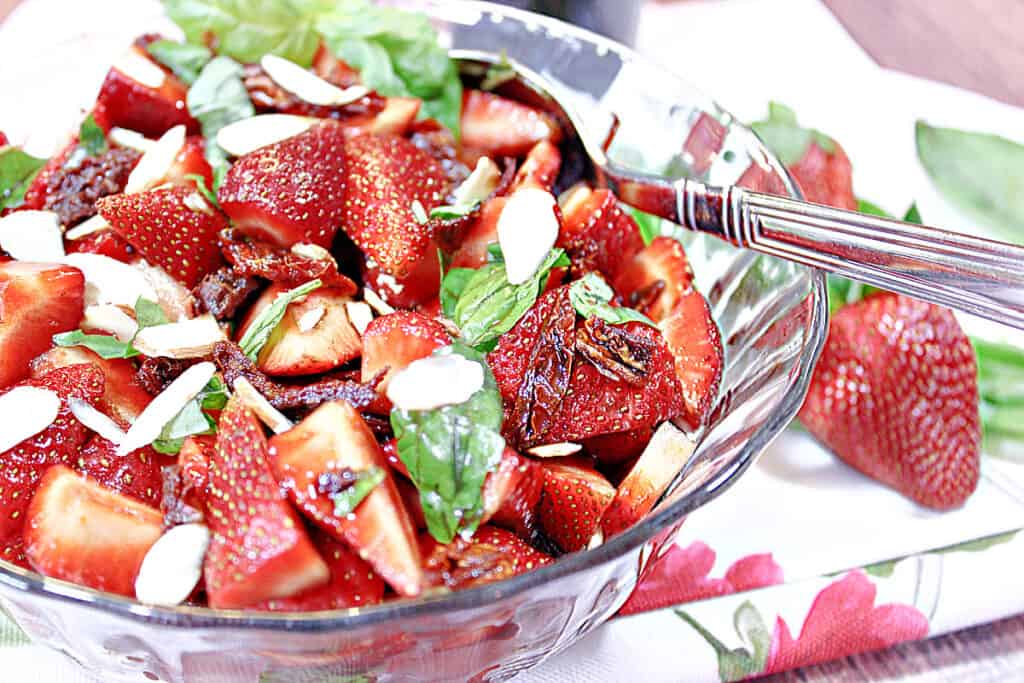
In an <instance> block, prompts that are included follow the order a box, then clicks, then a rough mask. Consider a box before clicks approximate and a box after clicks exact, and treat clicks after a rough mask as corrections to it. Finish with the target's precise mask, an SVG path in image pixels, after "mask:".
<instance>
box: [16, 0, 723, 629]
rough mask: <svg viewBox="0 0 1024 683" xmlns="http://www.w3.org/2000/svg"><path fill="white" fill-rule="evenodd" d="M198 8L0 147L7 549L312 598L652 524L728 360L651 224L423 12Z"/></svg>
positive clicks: (369, 593)
mask: <svg viewBox="0 0 1024 683" xmlns="http://www.w3.org/2000/svg"><path fill="white" fill-rule="evenodd" d="M221 4H224V5H225V7H228V5H230V3H227V4H225V3H218V2H215V1H213V0H209V1H208V2H203V1H200V0H191V1H190V2H187V3H186V2H173V1H169V2H167V3H166V5H167V9H168V12H169V14H170V16H171V17H172V18H173V19H174V20H175V21H176V22H177V23H178V24H179V25H180V27H181V28H182V30H183V33H184V35H185V37H186V40H185V41H183V42H182V41H173V40H168V39H166V38H163V37H161V36H157V35H146V36H142V37H141V38H139V39H138V40H136V41H135V43H134V44H133V45H131V46H130V48H129V49H128V50H127V52H125V54H124V56H122V57H121V58H120V59H119V60H118V61H117V62H116V63H115V64H114V65H113V67H112V68H111V69H110V70H109V72H108V74H107V76H106V79H105V80H104V81H103V83H102V86H101V88H100V90H99V94H98V96H97V98H96V101H95V103H94V105H93V106H92V107H91V109H90V110H89V112H88V113H87V115H85V116H84V120H83V121H82V123H81V126H80V127H79V128H78V129H77V130H76V131H74V134H73V135H72V136H71V137H70V139H69V140H68V141H67V143H66V144H65V145H64V146H63V147H62V148H61V149H60V150H59V151H57V152H56V153H55V154H54V155H53V156H52V157H50V158H49V159H37V158H35V157H33V156H31V155H29V154H27V153H26V152H25V151H23V150H22V149H20V148H19V147H18V146H16V145H12V144H9V143H8V141H7V139H6V138H3V139H2V140H0V142H2V144H3V145H4V146H3V147H0V208H2V210H3V214H2V217H0V248H2V250H3V254H4V255H3V257H2V261H0V414H2V415H3V417H4V419H3V421H2V424H0V459H2V462H3V467H2V468H0V513H2V514H0V553H2V559H3V560H4V561H6V562H7V563H10V564H13V565H17V566H19V567H22V568H26V569H30V570H34V571H36V572H38V573H40V574H43V575H45V576H48V577H54V578H58V579H63V580H66V581H71V582H74V583H76V584H80V585H82V586H87V587H90V588H94V589H98V590H102V591H107V592H110V593H115V594H120V595H123V596H126V597H129V598H135V599H138V600H140V601H142V602H144V603H147V604H156V605H177V604H191V605H199V606H209V607H213V608H221V609H249V610H275V611H289V612H297V611H313V610H331V609H339V608H349V607H359V606H366V605H372V604H376V603H379V602H381V601H384V600H389V599H394V598H402V597H415V596H418V595H422V594H424V593H427V592H436V591H447V590H457V589H461V588H467V587H472V586H477V585H480V584H483V583H486V582H491V581H497V580H500V579H503V578H507V577H510V576H513V575H516V574H519V573H522V572H526V571H529V570H531V569H535V568H537V567H540V566H542V565H545V564H548V563H550V562H552V561H554V560H555V559H556V558H557V557H558V556H560V555H562V554H565V553H572V552H577V551H583V550H586V549H587V548H590V547H593V546H595V545H597V544H600V543H602V542H603V541H604V540H607V539H608V538H610V537H612V536H614V535H616V534H618V533H621V532H622V531H624V530H625V529H627V528H628V527H630V526H631V525H632V524H634V523H635V522H636V521H638V520H639V519H640V518H642V517H643V516H644V515H645V514H647V513H648V512H649V511H650V510H651V508H652V507H653V506H654V504H655V503H656V502H657V500H658V498H659V496H661V494H662V493H663V492H664V491H665V490H666V489H667V487H668V486H669V484H670V483H671V481H672V479H673V477H674V476H675V474H676V473H677V472H678V471H679V470H680V469H681V468H682V467H683V465H684V464H685V462H686V461H687V459H688V458H689V456H690V454H691V453H692V451H693V448H694V443H693V441H692V440H691V439H690V438H689V436H688V432H690V430H692V429H697V428H699V427H700V426H701V424H702V423H704V422H705V421H706V420H707V418H708V413H709V411H710V409H711V407H712V405H713V403H714V399H715V397H716V394H717V391H718V384H719V380H720V376H721V371H722V364H723V357H722V346H721V342H720V339H719V333H718V330H717V328H716V326H715V323H714V321H713V320H712V318H711V314H710V311H709V308H708V304H707V302H706V301H705V299H704V297H703V296H702V295H701V294H700V293H699V292H698V291H697V290H695V289H694V287H693V281H692V280H693V276H692V272H691V270H690V268H689V266H688V263H687V258H686V254H685V253H684V251H683V248H682V246H681V245H680V243H679V242H678V241H676V240H674V239H672V238H670V237H667V236H660V235H658V234H655V232H653V231H651V230H649V229H646V228H645V229H641V225H640V224H638V222H637V220H636V219H635V217H634V215H633V214H632V213H630V212H629V211H628V210H626V209H624V208H623V207H621V206H620V205H619V203H618V202H617V200H616V199H615V197H614V196H613V195H612V194H610V193H609V192H608V191H607V190H605V189H599V188H595V187H593V186H591V185H590V184H588V183H586V182H584V181H583V180H581V178H580V172H579V170H574V168H577V167H578V166H579V165H578V164H572V163H569V162H568V159H569V158H570V157H568V155H567V162H566V163H565V164H563V163H562V161H563V160H562V156H563V153H565V152H566V149H567V148H565V147H561V146H560V145H561V143H562V141H563V137H564V134H563V131H562V128H561V127H560V125H559V122H558V120H557V119H556V118H554V117H553V116H551V115H549V114H548V113H546V112H544V111H542V110H540V109H538V108H535V107H533V106H531V105H529V104H526V103H524V102H521V101H517V100H516V99H513V98H511V97H509V96H508V94H509V92H510V91H509V90H508V86H509V85H510V83H509V71H508V69H507V68H505V69H503V68H502V67H501V65H498V66H495V67H492V68H491V69H490V70H488V71H487V72H486V73H478V74H475V75H471V76H467V77H466V80H465V81H462V80H460V77H459V75H458V72H457V70H456V66H455V64H454V63H453V62H452V61H451V60H450V59H449V58H448V55H447V53H446V51H445V50H444V49H443V48H442V47H440V46H439V44H438V42H437V37H436V35H435V34H434V32H433V29H432V28H431V27H430V24H429V22H428V21H427V20H426V19H425V18H424V17H421V16H418V15H413V14H407V13H403V12H399V11H397V10H393V9H385V8H378V7H376V6H372V5H368V4H366V3H362V2H343V3H338V5H337V7H335V8H333V9H329V10H328V9H325V10H323V11H322V12H321V13H320V14H316V15H312V16H306V15H303V16H301V17H298V16H289V17H285V18H282V17H280V16H277V15H275V16H274V17H271V18H270V19H267V22H268V23H267V24H266V25H265V26H263V27H262V29H265V30H258V31H256V30H252V26H251V25H249V24H247V23H246V22H250V23H251V22H258V21H259V18H258V17H256V18H252V17H248V18H239V17H232V16H231V15H230V13H229V9H225V8H220V10H218V11H219V12H220V13H219V14H218V13H217V12H213V11H212V9H216V8H215V7H214V6H218V7H219V5H221ZM206 5H210V7H209V8H207V9H210V10H211V11H210V12H208V13H207V14H204V15H203V16H202V17H199V16H198V14H197V11H196V7H199V6H204V7H205V6H206ZM263 5H266V6H267V7H273V6H275V3H263ZM282 6H283V5H282ZM261 7H262V5H261ZM279 9H280V8H279ZM281 11H283V10H281ZM199 14H201V13H199ZM229 19H230V21H229ZM271 19H272V21H271ZM289 22H291V23H289ZM271 25H272V26H274V27H277V28H275V29H274V30H271V29H270V28H268V26H271ZM282 27H283V28H282ZM275 30H276V31H278V32H277V33H275V32H274V31H275ZM641 219H643V217H642V216H641ZM641 222H642V220H641Z"/></svg>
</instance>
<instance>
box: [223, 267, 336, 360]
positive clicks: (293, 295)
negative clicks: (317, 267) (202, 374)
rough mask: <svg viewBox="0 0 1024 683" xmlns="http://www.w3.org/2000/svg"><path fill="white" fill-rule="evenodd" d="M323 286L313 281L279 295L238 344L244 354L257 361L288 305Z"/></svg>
mask: <svg viewBox="0 0 1024 683" xmlns="http://www.w3.org/2000/svg"><path fill="white" fill-rule="evenodd" d="M321 284H322V283H321V282H320V280H312V281H310V282H307V283H306V284H304V285H300V286H298V287H296V288H295V289H290V290H288V291H287V292H281V293H280V294H278V295H277V297H276V298H275V299H274V301H273V302H271V304H270V305H269V306H267V307H266V308H264V309H263V310H262V311H260V314H259V316H257V317H256V319H255V320H254V321H253V322H252V324H251V325H249V329H247V330H246V331H245V335H244V336H243V337H242V339H241V340H240V341H239V342H238V345H239V346H240V347H242V352H243V353H244V354H245V355H247V356H248V357H249V358H251V359H252V360H254V361H255V360H256V357H257V356H259V355H260V351H262V350H263V347H264V346H265V345H266V343H267V340H268V339H270V335H271V333H273V331H274V329H275V328H276V327H277V326H278V325H279V324H280V323H281V320H282V319H283V318H284V314H285V311H287V310H288V305H289V304H290V303H292V302H293V301H295V300H296V299H298V298H299V297H302V296H305V295H307V294H309V293H310V292H312V291H313V290H314V289H317V288H318V287H320V285H321Z"/></svg>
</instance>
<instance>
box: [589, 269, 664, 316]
mask: <svg viewBox="0 0 1024 683" xmlns="http://www.w3.org/2000/svg"><path fill="white" fill-rule="evenodd" d="M614 296H615V292H613V291H612V288H611V287H609V286H608V283H607V282H605V281H604V280H603V279H602V278H601V276H600V275H598V274H597V273H587V274H586V275H584V276H583V277H582V278H580V279H579V280H576V282H573V283H572V284H571V285H569V301H571V302H572V305H573V308H575V309H576V312H577V313H579V314H580V315H582V316H583V317H584V318H600V319H601V320H604V321H605V322H609V323H612V324H613V325H621V324H623V323H628V322H638V323H643V324H645V325H650V326H651V327H657V325H655V324H654V321H653V320H651V319H650V318H648V317H647V316H646V315H644V314H643V313H641V312H640V311H635V310H633V309H632V308H629V307H627V306H612V305H611V304H610V303H609V302H610V301H611V300H612V298H613V297H614Z"/></svg>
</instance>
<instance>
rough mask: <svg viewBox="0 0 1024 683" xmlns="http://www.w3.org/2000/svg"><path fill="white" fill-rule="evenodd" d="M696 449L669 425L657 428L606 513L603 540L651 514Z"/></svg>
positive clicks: (602, 526) (603, 522)
mask: <svg viewBox="0 0 1024 683" xmlns="http://www.w3.org/2000/svg"><path fill="white" fill-rule="evenodd" d="M695 446H696V444H695V443H694V442H693V441H690V440H689V439H688V438H686V437H685V436H684V435H683V433H682V432H680V431H679V430H678V429H676V428H675V427H674V426H672V425H671V424H669V423H666V424H664V425H662V426H661V427H659V428H658V431H657V432H656V433H655V435H654V437H653V438H652V439H651V441H650V443H649V444H648V446H647V448H646V449H645V450H644V452H643V455H641V456H640V459H639V460H637V461H636V463H634V464H633V467H632V468H631V469H630V470H629V474H627V475H626V477H625V478H624V479H623V480H622V481H621V482H620V483H619V487H618V489H617V490H616V491H615V500H613V501H612V504H611V505H610V506H609V507H608V509H607V510H605V513H604V518H603V519H602V520H601V531H602V532H604V537H605V539H606V540H607V539H609V538H611V537H612V536H614V535H615V534H618V533H621V532H622V531H625V530H626V529H627V528H629V527H631V526H633V524H635V523H636V522H638V521H640V519H641V518H643V517H644V516H645V515H646V514H647V513H648V512H650V511H651V508H652V507H654V504H655V503H656V502H658V498H659V497H660V496H661V494H662V493H664V492H665V489H667V488H668V486H669V484H671V483H672V480H673V479H675V477H676V475H677V474H679V472H681V471H682V469H683V467H684V466H685V465H686V463H687V461H688V460H689V459H690V456H691V455H692V454H693V449H694V447H695Z"/></svg>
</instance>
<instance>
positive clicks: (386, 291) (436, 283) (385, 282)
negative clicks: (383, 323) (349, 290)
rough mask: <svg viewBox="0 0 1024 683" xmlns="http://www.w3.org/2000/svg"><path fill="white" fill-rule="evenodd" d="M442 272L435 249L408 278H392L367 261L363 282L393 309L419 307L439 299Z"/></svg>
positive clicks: (426, 254) (414, 268) (429, 250)
mask: <svg viewBox="0 0 1024 683" xmlns="http://www.w3.org/2000/svg"><path fill="white" fill-rule="evenodd" d="M440 272H441V262H440V261H439V260H438V254H437V248H435V247H433V246H431V247H430V248H428V249H427V250H426V251H425V252H424V253H423V258H421V259H420V260H419V262H418V263H416V264H415V265H414V266H413V267H412V270H411V271H410V272H409V274H408V275H406V276H405V277H394V276H392V275H389V274H388V273H386V272H384V271H383V270H382V269H381V268H380V266H379V265H378V264H377V263H376V262H375V261H367V263H366V267H365V268H363V283H364V284H365V285H366V286H367V287H369V288H370V289H371V290H373V292H374V293H375V294H377V295H378V296H379V297H380V298H381V299H383V300H384V301H385V302H386V303H387V304H388V305H390V306H392V307H393V308H416V307H419V306H423V305H424V304H427V303H429V302H430V301H432V300H434V299H436V298H437V295H438V292H439V291H440V290H441V278H440V277H439V273H440Z"/></svg>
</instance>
